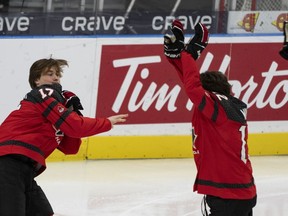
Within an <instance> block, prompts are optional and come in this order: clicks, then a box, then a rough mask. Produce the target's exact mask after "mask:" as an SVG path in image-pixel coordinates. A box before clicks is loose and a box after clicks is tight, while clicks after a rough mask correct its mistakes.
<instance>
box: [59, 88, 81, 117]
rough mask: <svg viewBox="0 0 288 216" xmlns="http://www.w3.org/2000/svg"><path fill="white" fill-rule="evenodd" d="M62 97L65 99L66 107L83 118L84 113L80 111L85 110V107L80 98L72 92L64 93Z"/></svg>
mask: <svg viewBox="0 0 288 216" xmlns="http://www.w3.org/2000/svg"><path fill="white" fill-rule="evenodd" d="M62 95H63V96H64V98H65V100H66V101H65V103H64V105H65V107H66V108H70V109H72V110H74V111H75V112H77V113H78V114H79V115H81V116H83V115H82V113H81V112H80V111H79V110H83V106H82V104H81V102H80V99H79V97H77V96H76V95H75V94H74V93H73V92H71V91H66V90H64V91H62Z"/></svg>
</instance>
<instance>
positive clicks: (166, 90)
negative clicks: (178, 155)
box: [96, 43, 288, 124]
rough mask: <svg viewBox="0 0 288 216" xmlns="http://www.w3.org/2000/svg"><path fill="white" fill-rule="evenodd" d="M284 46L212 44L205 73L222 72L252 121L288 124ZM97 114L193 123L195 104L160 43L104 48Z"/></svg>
mask: <svg viewBox="0 0 288 216" xmlns="http://www.w3.org/2000/svg"><path fill="white" fill-rule="evenodd" d="M281 46H282V44H280V43H214V44H209V45H208V47H207V49H206V50H205V51H204V52H203V54H202V56H201V58H200V59H199V60H198V61H197V63H198V66H199V69H200V70H201V71H206V70H220V71H222V72H224V73H225V74H226V75H227V76H228V78H229V82H230V83H231V85H232V91H233V93H234V95H235V96H236V97H238V98H240V99H242V100H243V101H244V102H246V103H247V105H248V108H249V110H248V120H249V121H282V120H288V115H287V110H288V62H287V61H285V60H284V59H282V58H281V57H280V56H279V54H278V52H279V49H280V47H281ZM98 87H99V89H98V96H97V107H96V115H101V116H109V115H111V114H113V113H115V114H117V113H129V114H130V116H129V124H146V123H147V124H148V123H185V122H190V119H191V108H192V106H193V104H192V103H191V102H190V100H189V99H188V97H187V96H186V94H185V92H184V89H183V88H182V85H181V83H180V80H179V78H178V75H177V73H176V71H175V70H174V68H173V67H172V66H171V65H170V64H169V63H168V61H167V60H166V58H165V56H164V54H163V46H162V45H160V44H150V45H149V44H147V45H143V44H142V45H137V44H134V45H129V44H127V45H103V46H102V53H101V65H100V74H99V86H98Z"/></svg>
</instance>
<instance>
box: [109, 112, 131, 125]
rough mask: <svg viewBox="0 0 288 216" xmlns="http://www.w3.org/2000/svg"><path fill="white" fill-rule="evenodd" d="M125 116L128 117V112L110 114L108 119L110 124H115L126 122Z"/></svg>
mask: <svg viewBox="0 0 288 216" xmlns="http://www.w3.org/2000/svg"><path fill="white" fill-rule="evenodd" d="M127 117H128V114H120V115H115V116H110V117H108V119H109V121H110V122H111V124H112V125H115V124H117V123H122V122H126V118H127Z"/></svg>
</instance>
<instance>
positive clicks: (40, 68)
mask: <svg viewBox="0 0 288 216" xmlns="http://www.w3.org/2000/svg"><path fill="white" fill-rule="evenodd" d="M64 66H68V63H67V61H66V60H64V59H53V58H49V59H39V60H37V61H35V62H34V63H33V64H32V65H31V67H30V72H29V84H30V86H31V88H32V89H34V88H36V87H37V85H36V83H35V81H36V80H37V79H39V78H40V77H41V75H42V74H44V73H45V72H47V71H48V70H50V68H51V67H55V69H56V73H57V75H58V76H60V77H61V76H62V72H63V67H64Z"/></svg>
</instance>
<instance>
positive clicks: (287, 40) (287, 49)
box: [279, 21, 288, 60]
mask: <svg viewBox="0 0 288 216" xmlns="http://www.w3.org/2000/svg"><path fill="white" fill-rule="evenodd" d="M283 34H284V43H283V48H282V49H281V50H280V52H279V54H280V55H281V56H282V57H283V58H284V59H286V60H288V21H284V23H283Z"/></svg>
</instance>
